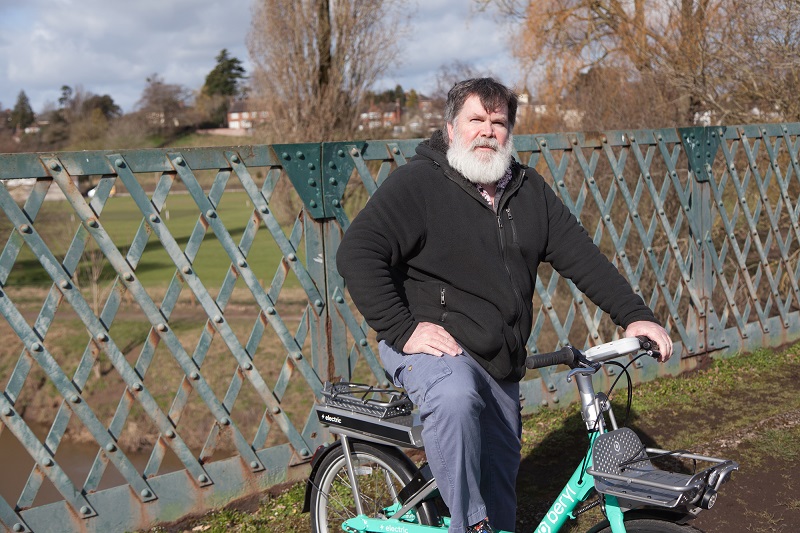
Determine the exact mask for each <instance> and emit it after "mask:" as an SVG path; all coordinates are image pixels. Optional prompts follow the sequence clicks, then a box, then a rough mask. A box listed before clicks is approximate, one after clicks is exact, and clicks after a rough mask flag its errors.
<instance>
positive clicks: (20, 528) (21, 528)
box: [13, 522, 25, 532]
mask: <svg viewBox="0 0 800 533" xmlns="http://www.w3.org/2000/svg"><path fill="white" fill-rule="evenodd" d="M13 529H14V531H17V532H21V531H25V526H23V525H22V524H20V523H19V522H17V523H15V524H14V526H13Z"/></svg>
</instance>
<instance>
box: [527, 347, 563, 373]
mask: <svg viewBox="0 0 800 533" xmlns="http://www.w3.org/2000/svg"><path fill="white" fill-rule="evenodd" d="M574 364H575V353H573V351H572V348H571V347H570V346H564V347H563V348H561V349H560V350H558V351H557V352H550V353H540V354H536V355H529V356H528V357H527V358H526V359H525V366H526V367H527V368H529V369H531V370H533V369H535V368H544V367H546V366H555V365H567V366H569V367H572V366H573V365H574Z"/></svg>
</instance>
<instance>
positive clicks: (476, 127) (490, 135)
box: [447, 94, 509, 159]
mask: <svg viewBox="0 0 800 533" xmlns="http://www.w3.org/2000/svg"><path fill="white" fill-rule="evenodd" d="M447 134H448V136H449V137H450V141H451V143H453V142H458V143H459V144H461V145H462V146H470V147H471V150H472V152H473V153H474V154H475V155H476V156H478V157H479V158H481V159H485V158H487V157H491V156H492V155H493V154H494V153H495V152H497V149H498V148H499V147H504V146H505V144H506V141H507V140H508V137H509V131H508V106H507V105H505V104H503V106H502V107H499V108H497V109H494V110H491V111H489V110H486V109H485V108H484V107H483V104H482V103H481V100H480V98H479V97H478V96H477V95H474V94H473V95H472V96H470V97H469V98H467V99H466V101H464V106H463V107H462V108H461V111H459V113H458V115H456V118H455V124H448V125H447ZM456 136H457V137H458V140H456ZM498 145H499V146H498Z"/></svg>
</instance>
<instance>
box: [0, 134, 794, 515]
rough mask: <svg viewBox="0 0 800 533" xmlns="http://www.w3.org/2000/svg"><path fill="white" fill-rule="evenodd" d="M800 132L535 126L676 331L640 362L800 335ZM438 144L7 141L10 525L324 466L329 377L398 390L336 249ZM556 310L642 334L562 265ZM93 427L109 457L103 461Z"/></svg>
mask: <svg viewBox="0 0 800 533" xmlns="http://www.w3.org/2000/svg"><path fill="white" fill-rule="evenodd" d="M798 134H800V124H768V125H753V126H743V127H710V128H684V129H663V130H646V131H630V132H622V131H615V132H604V133H588V132H585V133H576V134H543V135H520V136H517V137H515V148H516V152H517V154H516V155H517V157H518V158H519V159H520V160H521V161H522V162H524V163H526V164H529V165H531V166H535V167H536V168H538V169H539V170H540V172H541V173H542V174H543V175H544V176H545V177H546V178H547V179H549V180H552V181H551V185H552V186H553V188H554V190H556V192H557V194H558V195H559V196H560V197H561V198H562V199H563V200H564V202H565V203H566V204H567V205H568V206H569V207H570V209H571V210H572V211H573V212H574V213H575V214H576V215H577V216H578V217H579V218H580V220H581V222H582V224H583V225H584V227H586V229H587V231H588V232H589V234H590V235H591V236H592V237H593V238H594V240H595V242H596V243H597V245H598V246H600V247H601V249H603V251H604V252H605V253H606V254H607V255H608V256H609V257H611V258H612V260H613V261H614V263H615V264H616V266H617V267H618V268H619V269H620V271H621V272H622V273H623V274H624V275H625V276H626V277H627V278H628V279H629V280H630V281H631V283H632V285H633V286H634V288H635V290H636V291H637V292H638V293H639V294H641V295H642V296H643V298H644V299H645V301H646V302H647V303H648V304H649V305H650V306H651V307H652V308H653V309H654V310H655V312H656V315H657V316H658V317H659V318H660V319H662V320H663V321H664V323H665V326H666V327H667V330H668V331H669V332H670V335H671V336H672V338H673V340H674V341H675V343H676V349H677V350H678V353H679V354H680V357H675V358H673V360H672V362H671V364H670V365H667V366H656V365H654V364H653V365H650V364H645V365H643V366H640V367H638V368H636V369H635V370H634V372H633V373H634V376H635V378H636V379H638V380H644V379H649V378H652V377H654V376H656V375H658V374H675V373H678V372H680V371H682V370H686V369H690V368H693V367H694V366H696V364H697V360H698V358H697V357H696V356H699V355H704V354H708V353H711V352H716V353H718V354H721V355H727V354H733V353H736V352H738V351H742V350H750V349H753V348H755V347H758V346H765V345H778V344H781V343H783V342H788V341H790V340H793V339H796V338H797V337H798V329H800V328H799V327H798V326H800V321H799V318H798V308H799V306H800V290H799V289H798V281H797V280H798V274H800V259H798V255H800V252H799V250H800V226H799V225H798V211H800V207H798V197H799V196H800V166H798V152H800V140H799V139H798V137H799V136H798ZM418 142H419V141H418V140H411V141H396V140H393V141H359V142H349V143H347V142H345V143H324V144H294V145H269V146H267V145H254V146H237V147H226V148H199V149H180V150H178V149H164V150H130V151H119V152H112V151H97V152H74V153H66V152H65V153H55V154H4V155H0V207H2V212H3V217H0V239H1V240H2V241H3V242H4V243H5V247H4V248H3V250H2V253H0V312H2V315H3V317H4V321H3V323H2V324H0V329H1V330H2V338H3V340H4V342H3V344H4V346H3V347H2V349H0V386H1V387H2V390H3V394H2V395H1V396H0V420H2V422H3V423H2V425H0V450H2V449H3V448H2V447H3V445H4V444H3V443H4V442H6V443H10V444H9V446H12V445H13V446H12V448H13V447H14V446H15V447H16V450H17V451H16V452H15V453H14V454H11V453H9V454H5V453H4V454H3V459H2V468H3V471H4V472H6V471H8V468H10V466H11V465H12V464H13V465H17V466H19V465H21V467H22V469H23V471H24V472H25V474H23V475H21V476H18V477H20V478H21V479H18V480H15V482H13V483H10V484H8V485H6V486H0V523H2V524H3V526H4V527H5V528H6V529H7V530H9V531H63V530H65V529H70V528H71V529H73V530H76V531H112V530H119V531H122V530H133V529H138V528H146V527H150V526H152V525H154V524H156V523H159V522H169V521H173V520H176V519H179V518H181V517H183V516H186V515H187V514H190V513H196V512H201V511H204V510H207V509H210V508H214V507H219V506H222V505H225V504H226V503H228V502H230V501H233V500H235V499H237V498H240V497H244V496H247V495H249V494H252V493H255V492H257V491H259V490H262V489H264V488H266V487H268V486H271V485H273V484H275V483H279V482H282V481H286V480H291V479H299V478H301V477H302V476H303V475H304V474H305V473H306V467H305V466H304V465H305V464H307V462H308V460H309V459H310V456H311V454H312V452H313V450H314V449H315V448H316V447H317V446H318V445H320V444H321V443H323V442H325V441H326V440H327V439H328V437H329V435H328V434H327V432H326V430H325V428H324V427H321V426H320V425H319V424H318V423H317V421H316V419H315V417H314V416H313V413H312V407H313V404H314V402H315V400H316V398H318V396H319V394H320V390H321V385H322V383H323V382H324V381H326V380H334V379H338V378H346V379H351V378H355V379H359V380H362V381H370V382H374V383H377V384H379V385H381V384H384V377H383V372H382V370H381V368H380V365H379V363H378V361H377V358H376V356H375V345H374V342H373V340H374V339H373V334H372V332H371V331H370V330H369V328H368V327H367V326H366V324H365V323H364V322H363V320H362V318H361V317H360V315H358V313H357V311H356V310H355V308H354V307H353V306H352V303H351V302H350V301H349V299H348V295H347V291H346V287H344V285H343V282H342V279H341V278H340V277H339V275H338V273H337V272H336V268H335V261H334V259H335V253H336V249H337V247H338V243H339V241H340V239H341V236H342V234H343V232H344V231H346V230H347V227H348V225H349V221H350V220H351V219H352V217H353V216H354V215H355V214H356V213H357V212H358V210H359V209H360V208H361V207H362V206H363V205H364V203H365V202H366V201H367V200H368V198H369V196H370V195H371V194H372V193H374V191H375V190H376V189H377V187H378V186H380V184H381V183H382V182H383V180H384V179H386V177H387V176H388V175H389V173H390V172H391V170H393V169H394V168H396V167H397V166H398V165H402V164H404V163H405V162H406V161H407V159H408V158H410V157H412V156H413V154H414V148H415V146H416V145H417V144H418ZM86 181H92V182H95V183H97V188H96V189H95V194H94V196H93V197H91V198H84V197H83V196H82V195H81V194H80V192H79V190H78V185H77V184H78V183H84V182H86ZM21 183H26V184H27V185H25V186H18V185H19V184H21ZM54 196H55V197H58V198H59V200H58V201H49V200H48V199H49V198H52V197H54ZM533 309H534V324H533V326H534V328H533V333H532V335H531V338H530V339H529V341H528V349H529V350H530V351H531V352H535V351H537V350H539V349H541V350H551V349H554V348H555V347H556V346H557V345H559V344H565V343H567V342H571V343H572V344H576V345H590V344H593V343H598V342H605V341H607V340H610V339H612V338H614V337H615V336H618V335H619V334H620V332H619V331H618V330H617V328H616V327H615V326H614V325H613V324H612V323H611V322H610V321H609V320H608V318H606V317H605V316H603V314H602V312H601V311H600V310H599V309H597V308H596V307H595V306H594V305H593V304H592V303H591V302H589V301H588V300H586V299H584V298H583V296H582V295H581V294H580V293H579V292H578V291H577V290H576V288H575V287H574V285H572V283H570V282H568V281H566V280H564V279H562V278H560V277H559V276H557V275H556V274H554V273H553V272H552V270H550V269H549V268H548V267H542V268H541V269H540V271H539V278H538V280H537V284H536V296H535V300H534V307H533ZM607 372H609V374H607V375H606V376H605V377H604V379H606V380H609V379H613V377H614V376H613V375H612V374H611V373H612V372H613V369H608V370H607ZM564 380H565V376H564V374H563V373H559V372H553V371H541V372H540V374H538V375H536V376H532V377H531V378H530V379H528V380H526V381H525V382H524V383H523V389H522V390H523V395H524V397H525V400H524V401H525V407H526V408H527V409H532V408H535V407H536V406H538V405H548V404H554V403H559V402H566V401H568V400H571V399H572V396H571V394H572V390H571V389H570V388H569V387H567V386H566V384H565V382H564ZM76 438H77V439H79V440H81V441H82V442H88V444H86V446H88V447H90V448H91V449H92V450H93V453H92V455H93V456H94V459H93V460H90V461H88V464H86V465H84V467H83V470H81V471H80V473H78V474H76V473H75V468H74V467H75V465H74V464H71V463H72V459H71V456H70V455H69V454H68V453H67V452H64V451H63V450H64V449H65V447H66V446H67V444H68V443H69V442H70V441H71V440H74V439H76ZM60 450H62V451H61V453H59V452H60ZM22 478H24V479H22Z"/></svg>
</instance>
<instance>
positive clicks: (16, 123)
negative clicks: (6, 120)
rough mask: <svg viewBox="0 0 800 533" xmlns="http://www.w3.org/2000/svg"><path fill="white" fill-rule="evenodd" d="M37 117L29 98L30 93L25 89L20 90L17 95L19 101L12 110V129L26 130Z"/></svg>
mask: <svg viewBox="0 0 800 533" xmlns="http://www.w3.org/2000/svg"><path fill="white" fill-rule="evenodd" d="M35 119H36V116H35V115H34V113H33V109H31V102H30V100H28V95H26V94H25V91H20V92H19V96H17V103H16V105H15V106H14V109H13V110H12V111H11V129H17V128H18V129H20V130H24V129H25V128H27V127H28V126H30V125H31V124H33V121H34V120H35Z"/></svg>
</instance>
